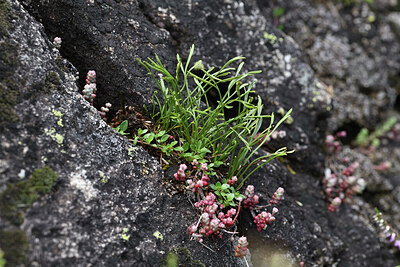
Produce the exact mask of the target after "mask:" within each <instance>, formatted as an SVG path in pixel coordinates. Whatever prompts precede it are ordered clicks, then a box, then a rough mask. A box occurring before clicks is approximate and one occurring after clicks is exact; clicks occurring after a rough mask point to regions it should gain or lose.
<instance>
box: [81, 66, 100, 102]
mask: <svg viewBox="0 0 400 267" xmlns="http://www.w3.org/2000/svg"><path fill="white" fill-rule="evenodd" d="M96 92H97V87H96V72H95V71H94V70H89V71H88V73H87V75H86V85H85V87H84V88H83V90H82V94H83V97H84V98H85V99H86V100H87V101H89V103H90V105H92V106H93V99H95V97H96Z"/></svg>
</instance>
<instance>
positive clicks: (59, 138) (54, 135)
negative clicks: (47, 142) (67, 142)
mask: <svg viewBox="0 0 400 267" xmlns="http://www.w3.org/2000/svg"><path fill="white" fill-rule="evenodd" d="M45 133H46V135H48V136H50V137H51V138H52V139H53V140H54V141H55V142H56V143H57V144H58V146H62V145H63V142H64V136H62V135H61V134H59V133H56V129H54V128H51V129H50V130H49V129H46V130H45Z"/></svg>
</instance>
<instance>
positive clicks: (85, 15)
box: [0, 0, 400, 266]
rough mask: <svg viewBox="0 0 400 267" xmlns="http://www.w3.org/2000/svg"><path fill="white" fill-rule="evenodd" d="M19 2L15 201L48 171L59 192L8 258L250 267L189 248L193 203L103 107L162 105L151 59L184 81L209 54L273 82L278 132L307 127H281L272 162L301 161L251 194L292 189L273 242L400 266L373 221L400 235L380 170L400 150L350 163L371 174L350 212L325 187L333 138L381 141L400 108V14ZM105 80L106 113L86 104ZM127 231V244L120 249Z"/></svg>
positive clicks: (0, 109)
mask: <svg viewBox="0 0 400 267" xmlns="http://www.w3.org/2000/svg"><path fill="white" fill-rule="evenodd" d="M20 2H21V3H22V5H23V7H22V6H21V4H20V3H19V2H18V1H17V0H0V7H1V9H0V27H1V28H0V33H1V35H0V96H1V98H2V99H0V132H1V135H0V146H1V149H0V192H6V188H7V184H11V183H12V184H15V183H17V182H19V181H22V180H26V179H28V178H29V177H30V176H31V174H32V173H33V172H34V171H35V170H36V169H38V168H41V167H43V166H48V167H50V168H51V169H52V170H53V171H54V172H55V173H56V174H57V181H56V184H55V186H54V187H52V189H51V191H50V192H49V193H46V194H44V195H41V196H40V197H39V198H38V199H37V200H36V201H35V202H34V203H33V204H32V205H31V206H29V207H20V211H21V212H22V213H23V215H24V221H23V223H22V224H16V223H13V222H12V221H10V220H7V219H6V218H5V217H4V216H2V214H1V215H0V216H1V217H0V234H1V236H10V234H7V233H18V235H15V236H18V240H22V241H23V240H25V241H24V242H22V241H19V242H12V244H14V246H18V244H20V245H21V249H20V251H23V252H24V253H18V255H10V254H8V255H6V259H7V257H9V259H11V258H10V257H14V258H13V260H15V261H14V262H17V263H21V264H26V265H28V263H30V264H31V265H33V266H47V265H51V266H52V265H60V266H67V265H68V266H71V265H74V266H75V265H76V266H87V265H94V266H114V265H116V266H162V264H163V260H164V259H165V257H166V255H167V253H168V251H170V250H171V249H173V248H179V249H175V250H174V251H179V253H178V252H177V254H179V255H181V256H182V255H183V256H182V257H180V258H181V259H182V260H184V261H185V262H183V263H182V264H183V266H199V265H201V264H200V263H199V262H201V263H202V264H205V265H206V266H245V263H244V262H243V261H242V260H240V259H236V258H234V256H233V246H232V244H231V243H230V242H229V236H227V235H224V236H223V238H222V239H219V238H217V237H215V238H209V239H207V240H206V241H205V244H206V245H207V246H209V247H210V248H212V249H213V250H214V252H213V251H211V250H208V249H207V248H205V247H204V246H202V245H200V244H198V243H196V242H194V241H190V240H189V238H188V235H187V234H186V229H187V227H188V226H189V225H190V224H192V223H194V222H195V221H196V219H197V218H198V216H197V214H196V212H195V210H194V209H193V208H192V206H191V204H190V202H189V201H188V200H187V197H186V196H185V195H183V194H176V195H174V196H170V195H168V194H167V193H166V191H165V189H164V187H163V184H162V180H163V179H164V178H169V177H165V176H166V175H164V172H163V170H162V169H161V166H160V164H159V162H158V161H157V160H156V159H155V158H153V157H151V156H150V155H149V154H148V153H147V152H146V151H144V150H143V149H142V148H141V147H135V146H133V145H132V144H131V143H130V142H128V140H127V139H126V138H124V137H122V136H120V135H118V134H116V133H115V131H114V130H112V129H111V128H110V127H109V126H108V125H107V124H106V123H105V122H104V121H102V120H101V118H100V116H99V115H98V114H97V111H96V109H95V107H100V106H102V105H104V103H106V102H111V103H112V104H113V108H112V110H111V111H110V114H113V113H115V111H116V110H117V109H118V108H120V107H121V105H132V106H135V107H137V108H141V107H142V106H143V105H144V104H149V103H150V102H151V96H152V94H153V92H154V89H155V86H154V84H153V82H152V80H151V79H150V78H149V77H148V75H147V74H146V71H145V70H144V69H143V67H142V66H140V64H138V62H137V61H136V58H140V59H144V58H146V57H153V55H154V53H157V54H158V56H159V57H160V59H161V61H162V62H163V63H165V65H166V66H167V67H168V68H172V67H174V65H175V64H176V61H175V60H176V57H175V55H176V53H180V54H181V56H182V57H183V58H185V57H187V53H188V51H189V48H190V46H191V45H192V44H195V46H196V49H195V54H194V60H198V59H201V60H203V63H204V64H205V66H207V67H209V66H221V65H223V64H224V63H225V62H226V61H227V60H228V59H230V58H232V57H234V56H237V55H243V56H245V57H246V58H247V59H246V64H245V67H244V68H245V70H257V69H260V70H262V71H263V72H262V73H261V74H258V75H257V76H256V78H257V79H258V82H257V84H256V88H255V91H256V93H257V94H258V95H260V96H261V97H262V99H263V101H264V111H265V112H266V113H270V112H275V114H276V119H279V118H280V117H281V115H279V114H278V113H277V111H278V110H279V109H280V108H283V109H284V110H289V109H290V108H293V115H292V116H293V118H294V121H293V123H292V124H284V125H283V126H282V129H284V130H286V131H287V137H286V138H284V139H281V140H279V141H274V142H272V143H271V148H277V147H280V146H287V147H288V148H289V149H295V150H296V153H294V154H291V155H290V157H288V160H287V162H285V163H282V162H279V161H274V162H272V163H271V164H269V165H266V166H264V167H263V168H261V169H260V170H259V171H257V172H256V173H254V175H252V176H251V177H250V178H249V181H248V182H249V183H250V184H254V185H255V188H256V193H259V194H260V196H261V204H267V200H268V199H269V196H271V195H272V194H273V192H274V191H275V189H276V188H277V187H278V186H282V187H284V188H285V189H286V192H287V195H286V197H285V200H284V201H282V204H281V205H280V208H279V210H280V212H279V215H278V216H277V221H276V222H275V223H274V224H273V225H271V227H268V228H267V230H266V231H263V232H261V233H260V235H259V236H260V238H263V239H265V240H269V241H270V242H277V243H278V244H283V246H284V247H285V248H286V249H287V251H288V253H290V254H292V255H293V257H294V258H296V260H298V261H299V262H300V261H305V262H306V266H324V265H325V266H332V265H336V266H394V265H395V264H399V262H400V261H399V256H398V254H396V252H394V251H393V250H389V249H388V246H386V245H385V243H384V242H383V240H381V239H379V237H378V235H377V231H376V229H375V228H374V227H373V225H372V223H371V221H370V216H371V214H372V213H373V207H374V206H375V205H378V206H379V207H380V208H381V209H383V210H382V211H383V212H386V213H387V214H388V215H390V214H395V215H393V216H390V217H389V218H390V219H391V222H392V223H393V224H394V225H396V223H397V225H400V222H399V221H400V218H399V215H398V214H400V212H399V209H400V208H399V207H400V203H399V202H400V199H399V192H400V189H399V188H400V183H399V179H398V177H399V176H394V175H381V174H380V173H377V172H376V171H374V170H373V164H374V162H375V161H374V160H381V159H382V158H383V159H385V158H389V157H390V159H391V160H392V161H393V164H394V165H396V164H397V165H398V166H400V165H399V164H398V163H399V162H400V156H399V155H400V152H399V151H397V150H399V149H397V150H395V153H394V154H393V155H395V156H391V150H390V149H389V148H390V147H396V146H397V147H398V144H397V143H395V144H391V145H390V146H389V145H388V146H386V147H384V149H382V151H381V152H379V153H377V155H376V157H375V159H374V158H372V159H371V158H368V157H366V156H364V155H362V154H361V153H360V152H359V151H356V150H351V149H349V150H345V151H344V152H343V153H347V154H346V155H347V156H349V157H351V158H352V159H354V160H358V161H359V162H360V163H361V164H362V173H363V175H364V177H365V178H366V180H367V181H368V182H369V185H368V190H367V192H366V193H365V194H363V195H362V196H357V197H355V198H354V199H353V201H352V202H351V203H349V204H346V205H344V206H342V207H341V208H340V211H339V212H338V213H333V214H332V213H329V212H328V211H327V205H326V203H325V200H324V196H323V194H322V186H321V183H320V180H321V178H322V176H323V170H324V167H325V166H324V164H325V163H324V155H323V150H322V149H321V146H322V143H323V138H324V135H325V134H326V132H327V131H335V130H338V129H341V128H343V129H346V130H348V131H349V132H351V131H356V130H357V129H359V128H360V127H362V126H363V127H364V126H365V127H373V126H374V125H375V124H376V123H377V122H379V121H380V120H382V119H383V118H384V117H385V115H384V113H383V111H387V110H391V109H393V108H394V104H395V99H396V96H397V93H398V91H400V89H399V88H400V87H399V84H400V83H396V81H398V80H400V79H399V78H398V73H399V69H400V64H399V57H400V56H399V55H400V54H399V53H398V52H399V50H400V46H399V34H398V31H399V30H398V29H399V22H398V20H399V19H398V13H397V12H395V11H396V9H397V6H396V5H394V4H393V3H392V2H393V1H390V0H387V1H384V3H383V2H382V5H381V6H379V5H378V6H377V4H374V5H372V6H369V5H368V4H366V3H365V2H364V1H362V0H360V1H354V3H353V4H351V5H344V4H343V3H340V2H339V1H333V0H332V1H314V0H299V1H255V0H250V1H243V2H242V1H237V0H224V1H222V0H221V1H214V0H202V1H195V0H187V1H172V0H167V1H158V0H138V1H134V0H87V1H84V0H54V1H47V0H37V1H31V0H22V1H20ZM272 3H275V6H274V5H273V4H272ZM277 6H279V7H284V8H285V12H284V15H283V16H282V17H281V18H279V19H278V20H276V19H274V18H273V15H272V10H273V8H274V7H277ZM389 10H393V11H389ZM372 17H374V18H375V19H374V20H373V19H372ZM366 20H367V22H368V21H369V22H368V23H366ZM278 24H281V25H283V31H280V30H278V29H277V26H278ZM56 36H57V37H61V38H62V40H63V42H62V46H61V49H60V51H58V50H56V49H55V48H53V46H52V44H51V40H53V38H54V37H56ZM70 62H71V63H70ZM92 69H93V70H96V72H97V77H98V79H97V87H98V97H97V98H96V99H95V102H94V107H91V106H90V105H89V103H88V102H87V101H85V100H84V99H83V97H82V96H81V95H80V94H79V92H80V91H81V89H80V88H82V86H83V84H84V79H85V74H86V72H87V71H88V70H92ZM77 71H79V75H78V74H77ZM171 71H172V69H171ZM396 86H397V87H396ZM3 96H5V97H3ZM4 99H6V100H4ZM59 112H60V113H61V114H62V115H61V116H60V115H59V114H60V113H59ZM60 120H61V121H60ZM287 166H290V167H291V168H290V169H294V171H295V172H296V174H294V173H292V172H290V171H289V169H288V167H287ZM396 192H397V193H396ZM239 219H240V221H241V222H242V223H241V225H240V231H241V232H242V233H243V234H246V232H249V231H251V229H252V228H254V227H255V226H254V225H252V220H251V218H250V214H249V213H246V212H243V213H241V216H240V218H239ZM124 229H125V231H126V235H129V239H128V240H124V239H123V238H121V234H123V233H124ZM126 229H127V230H126ZM20 230H22V231H23V232H21V231H20ZM253 230H254V229H253ZM17 231H18V232H17ZM156 231H159V232H160V233H161V234H162V236H163V239H162V240H161V239H157V238H156V237H155V236H154V235H153V234H154V233H155V232H156ZM23 233H25V236H24V234H23ZM126 239H127V238H126ZM10 242H11V241H10ZM22 243H24V244H22ZM26 243H29V249H27V248H26ZM10 244H11V243H10ZM15 244H17V245H15ZM6 246H7V245H6V244H4V243H3V242H1V243H0V248H1V249H2V250H4V251H5V247H6ZM185 249H187V250H188V251H189V253H187V251H186V250H185ZM21 254H24V255H21ZM17 256H18V257H17ZM396 257H397V258H396ZM196 260H198V261H196Z"/></svg>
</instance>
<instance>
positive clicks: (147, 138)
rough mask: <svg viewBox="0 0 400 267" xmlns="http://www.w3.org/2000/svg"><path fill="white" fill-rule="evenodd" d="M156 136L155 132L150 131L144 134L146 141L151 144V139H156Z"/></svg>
mask: <svg viewBox="0 0 400 267" xmlns="http://www.w3.org/2000/svg"><path fill="white" fill-rule="evenodd" d="M154 136H155V134H154V133H148V134H145V135H144V136H143V138H144V139H145V141H146V143H148V144H150V143H151V141H153V140H154Z"/></svg>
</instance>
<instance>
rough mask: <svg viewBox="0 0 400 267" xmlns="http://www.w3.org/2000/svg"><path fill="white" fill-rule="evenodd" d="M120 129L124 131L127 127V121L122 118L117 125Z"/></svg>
mask: <svg viewBox="0 0 400 267" xmlns="http://www.w3.org/2000/svg"><path fill="white" fill-rule="evenodd" d="M119 128H120V131H122V132H125V131H126V129H128V121H127V120H124V121H123V122H122V123H121V124H120V125H119Z"/></svg>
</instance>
